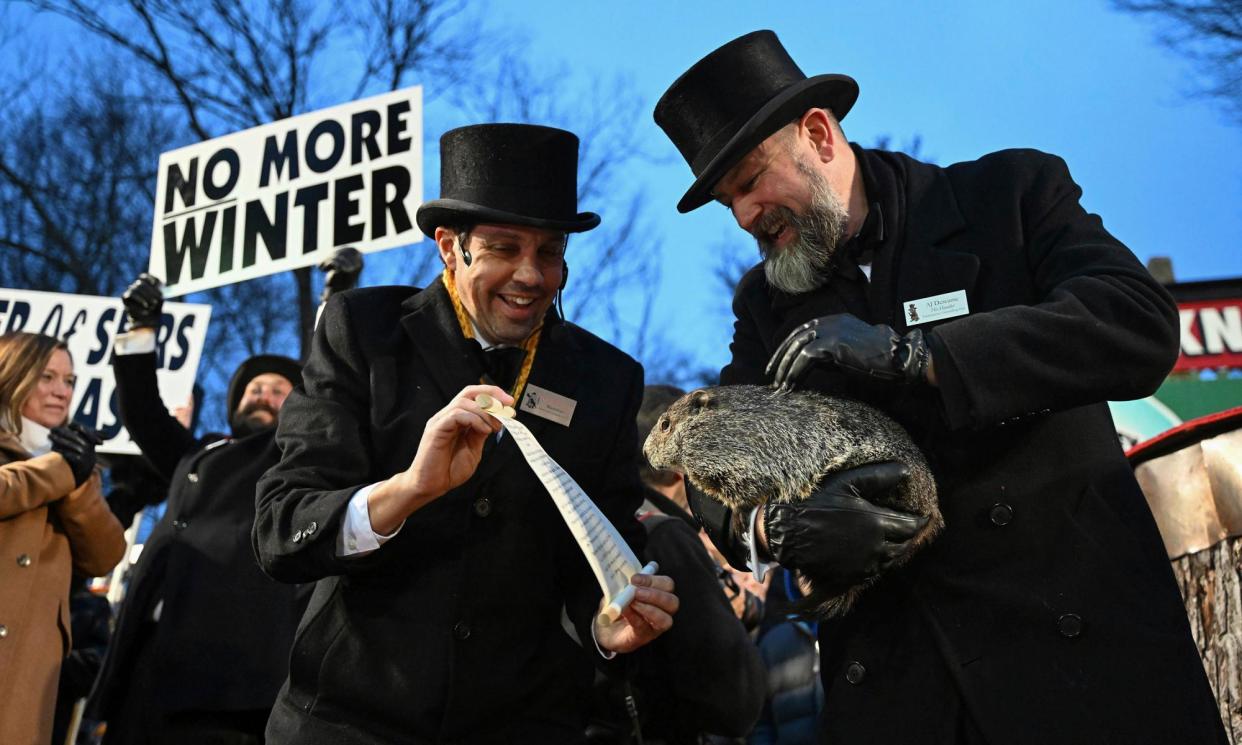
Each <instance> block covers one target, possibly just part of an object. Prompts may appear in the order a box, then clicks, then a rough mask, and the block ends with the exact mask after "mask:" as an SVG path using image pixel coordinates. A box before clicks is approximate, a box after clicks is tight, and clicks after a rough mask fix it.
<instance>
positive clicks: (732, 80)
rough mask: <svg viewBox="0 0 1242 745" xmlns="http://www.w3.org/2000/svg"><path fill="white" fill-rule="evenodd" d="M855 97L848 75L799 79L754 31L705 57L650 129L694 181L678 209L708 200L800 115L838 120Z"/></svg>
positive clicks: (772, 39) (774, 43)
mask: <svg viewBox="0 0 1242 745" xmlns="http://www.w3.org/2000/svg"><path fill="white" fill-rule="evenodd" d="M857 98H858V84H857V83H855V82H854V79H853V78H851V77H849V76H846V75H816V76H815V77H812V78H808V77H807V76H806V75H804V74H803V73H802V70H800V69H799V68H798V66H797V65H796V64H794V61H793V58H791V57H790V56H789V53H788V52H786V51H785V47H783V46H781V42H780V40H779V39H777V38H776V34H774V33H772V32H771V31H754V32H752V33H749V34H746V35H745V36H742V37H739V38H737V39H734V40H733V41H731V42H729V43H728V44H725V45H724V46H722V47H720V48H719V49H717V50H716V51H714V52H712V53H711V54H709V55H707V56H706V57H704V58H703V59H701V60H699V61H698V62H696V63H695V64H694V66H693V67H691V68H690V69H689V70H687V71H686V73H685V74H684V75H682V76H681V77H680V78H677V80H676V81H675V82H674V83H673V84H672V85H671V86H669V89H668V90H667V91H665V92H664V95H663V96H661V97H660V100H659V102H658V103H656V108H655V120H656V124H659V125H660V128H661V129H663V130H664V133H665V134H666V135H668V137H669V139H670V140H672V141H673V144H674V145H676V146H677V149H678V150H680V151H681V155H682V157H683V158H685V159H686V162H687V163H689V164H690V170H691V171H693V172H694V176H695V178H694V183H693V184H691V186H690V190H689V191H687V192H686V193H685V196H683V197H682V198H681V201H680V202H678V203H677V210H678V211H679V212H689V211H690V210H693V209H696V208H698V207H702V206H703V205H704V204H706V203H707V202H708V201H710V199H711V196H710V191H711V188H712V187H713V186H715V185H716V182H717V181H719V180H720V179H721V177H723V176H724V175H725V173H726V172H728V170H729V169H730V168H732V167H733V166H734V165H736V164H737V162H738V161H740V160H741V159H742V158H743V157H744V156H745V155H746V154H747V153H749V152H750V151H751V150H752V149H754V148H755V146H757V145H758V144H759V143H761V142H763V141H764V140H765V139H767V138H768V137H770V136H771V135H772V134H773V133H774V132H776V130H778V129H780V128H781V127H783V126H785V125H786V124H788V123H790V122H791V121H793V120H794V119H795V118H797V117H799V116H801V115H802V114H803V112H805V111H806V110H807V109H810V108H814V107H820V108H828V109H832V113H833V114H834V115H835V116H836V117H837V119H844V118H845V115H846V114H847V113H849V110H850V107H852V106H853V105H854V101H855V100H857Z"/></svg>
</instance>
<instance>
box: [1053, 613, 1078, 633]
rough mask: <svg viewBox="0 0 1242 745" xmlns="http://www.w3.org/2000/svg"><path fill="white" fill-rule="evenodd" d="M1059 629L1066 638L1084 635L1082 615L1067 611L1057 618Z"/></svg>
mask: <svg viewBox="0 0 1242 745" xmlns="http://www.w3.org/2000/svg"><path fill="white" fill-rule="evenodd" d="M1057 631H1059V632H1061V636H1063V637H1065V638H1066V639H1074V638H1076V637H1078V636H1081V635H1082V616H1080V615H1078V614H1077V613H1066V614H1064V615H1063V616H1061V617H1060V618H1058V619H1057Z"/></svg>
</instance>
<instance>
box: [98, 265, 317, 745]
mask: <svg viewBox="0 0 1242 745" xmlns="http://www.w3.org/2000/svg"><path fill="white" fill-rule="evenodd" d="M123 301H124V304H125V310H126V314H127V318H128V323H129V328H130V330H129V331H128V332H127V333H125V334H122V335H121V336H119V337H118V338H117V343H116V357H115V358H114V359H113V370H114V371H115V373H116V381H117V394H118V399H119V403H120V414H121V421H122V422H123V423H124V424H125V428H126V429H127V430H128V431H129V434H130V436H131V437H132V438H133V440H134V442H135V443H136V444H137V445H138V447H139V448H141V450H142V454H143V456H145V458H146V459H147V461H149V462H150V463H151V464H152V465H153V466H154V467H155V470H156V471H157V472H158V473H159V474H160V475H161V476H162V477H163V478H164V479H165V480H166V481H167V483H168V487H167V489H168V491H167V494H168V501H167V509H166V511H165V513H164V516H163V518H162V519H161V520H160V521H159V522H158V523H157V524H156V525H155V527H154V528H153V529H152V531H151V535H150V536H149V537H148V538H147V540H146V542H145V543H144V544H143V551H142V554H141V556H140V558H139V559H138V561H137V564H136V565H135V567H134V570H133V575H132V576H131V577H130V579H129V585H128V589H127V591H126V596H125V602H124V603H123V604H122V606H121V611H120V614H119V616H118V618H117V626H116V632H115V634H114V635H113V638H112V642H111V644H110V646H109V649H108V652H107V656H106V657H105V659H104V663H103V670H102V671H101V673H100V677H99V681H98V683H97V684H96V686H95V691H94V693H93V695H92V699H91V713H90V718H92V719H96V720H106V721H107V722H108V728H107V733H106V735H105V737H104V742H106V743H109V745H115V744H117V743H120V744H122V745H129V744H131V743H132V744H138V743H141V744H143V745H146V743H162V742H170V743H184V744H186V745H194V744H195V743H218V742H229V743H261V742H262V738H263V730H264V725H265V723H266V721H267V717H268V714H269V713H270V711H271V707H272V702H273V701H275V700H276V692H277V691H278V690H279V689H280V685H281V683H282V682H283V681H284V678H285V673H286V671H287V670H288V658H289V648H290V646H291V644H292V642H293V632H294V629H295V628H296V627H297V623H298V619H299V618H300V617H301V613H302V609H303V608H304V606H305V601H306V593H305V592H304V591H302V590H301V589H300V588H297V587H294V586H289V585H282V584H280V583H277V582H273V581H272V580H271V578H269V577H267V576H265V575H264V574H263V572H261V571H260V570H259V566H258V564H257V563H256V562H255V559H254V554H253V552H252V551H251V550H250V545H249V543H250V542H249V536H250V526H251V525H252V524H253V523H254V490H255V484H256V483H257V482H258V480H259V477H260V476H262V475H263V472H264V471H266V470H267V469H268V468H270V467H271V466H273V465H275V463H276V461H277V460H279V457H280V452H279V450H278V449H277V447H276V440H275V433H276V421H277V419H278V418H279V417H280V416H282V404H283V403H284V401H285V400H286V399H285V397H286V396H287V395H288V394H289V391H290V390H292V389H293V387H294V386H295V385H297V384H298V383H300V382H301V379H302V373H301V365H299V364H298V363H297V362H296V361H294V360H291V359H289V358H288V357H282V356H279V355H271V354H260V355H256V356H253V357H250V358H249V359H247V360H245V361H244V362H242V363H241V365H239V366H238V368H237V370H236V372H235V373H234V374H233V377H232V379H231V380H230V381H229V386H228V391H227V394H226V398H225V401H226V405H227V409H226V411H228V412H229V424H230V425H231V430H232V436H231V437H221V436H220V435H211V436H208V437H203V438H196V437H195V435H194V434H193V433H192V432H191V431H189V430H188V429H187V428H186V427H184V426H182V425H181V423H179V422H178V421H177V420H176V419H175V418H174V417H173V416H172V415H170V414H169V413H168V409H167V408H166V406H165V405H164V403H163V402H162V401H161V400H160V394H159V389H158V387H157V385H156V368H157V367H158V362H157V352H156V337H157V335H158V329H159V326H160V324H161V317H162V305H163V295H162V292H161V289H160V282H159V280H158V279H156V278H154V277H152V276H150V275H148V274H143V275H141V276H140V277H139V278H138V279H137V280H135V281H134V282H133V283H132V284H131V285H130V286H129V288H128V289H127V290H126V291H125V294H124V296H123Z"/></svg>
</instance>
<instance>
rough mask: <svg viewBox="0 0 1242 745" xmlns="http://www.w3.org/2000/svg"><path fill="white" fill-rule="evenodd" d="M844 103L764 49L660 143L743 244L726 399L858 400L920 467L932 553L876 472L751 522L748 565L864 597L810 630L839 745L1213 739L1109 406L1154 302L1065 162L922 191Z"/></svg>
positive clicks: (1148, 380)
mask: <svg viewBox="0 0 1242 745" xmlns="http://www.w3.org/2000/svg"><path fill="white" fill-rule="evenodd" d="M857 96H858V87H857V85H856V84H855V82H854V81H853V80H852V79H850V78H849V77H846V76H844V75H819V76H815V77H811V78H807V77H806V76H805V75H803V73H802V71H801V70H799V69H798V67H797V65H796V64H794V62H793V60H792V59H791V58H790V57H789V55H788V54H787V53H786V51H785V49H784V48H783V47H782V46H781V44H780V42H779V41H778V40H777V38H776V36H775V34H773V33H772V32H770V31H759V32H756V33H752V34H748V35H746V36H743V37H741V38H739V39H736V40H734V41H731V42H729V43H728V44H726V45H724V46H723V47H721V48H719V49H717V50H716V51H714V52H712V53H711V54H709V55H707V56H706V57H705V58H703V59H702V60H700V61H699V62H697V63H695V64H694V66H692V67H691V68H690V69H689V70H688V71H687V72H686V73H685V74H684V75H682V76H681V77H680V78H679V79H678V80H677V81H676V82H674V83H673V85H672V87H670V88H669V90H668V91H667V92H666V93H665V94H664V96H663V97H662V98H661V100H660V101H659V103H658V104H657V106H656V110H655V119H656V122H657V123H658V124H659V125H660V126H661V127H662V128H663V129H664V131H665V133H666V134H667V135H668V136H669V138H670V139H671V140H672V141H673V143H674V144H675V145H676V146H677V148H678V149H679V150H680V151H681V154H682V155H683V156H684V157H685V159H686V161H687V162H688V163H689V164H690V167H691V170H692V171H693V173H694V182H693V184H692V185H691V187H690V189H689V190H688V191H687V192H686V194H685V196H684V197H682V199H681V201H680V203H679V204H678V209H679V210H680V211H682V212H687V211H689V210H692V209H695V208H697V207H699V206H701V205H703V204H705V203H707V202H709V201H712V200H715V201H717V202H719V203H720V204H722V205H724V206H725V207H726V208H727V209H729V210H730V211H731V212H732V214H733V216H734V218H735V219H736V220H737V223H738V225H739V226H740V227H741V228H742V229H743V230H745V231H747V232H749V233H751V234H752V235H753V236H754V237H755V239H756V241H757V242H758V244H759V249H760V253H761V255H762V258H763V261H762V263H761V264H760V265H758V266H756V267H755V268H753V269H751V270H750V271H749V272H747V273H746V275H745V276H744V277H743V279H742V280H741V282H740V283H739V285H738V287H737V290H736V296H735V298H734V302H733V309H734V313H735V315H736V322H735V326H734V336H733V342H732V345H731V350H732V359H731V361H730V362H729V364H728V365H727V366H726V367H725V368H724V370H723V371H722V372H721V382H722V383H725V384H733V383H752V384H765V383H771V384H774V385H777V386H780V387H794V386H796V387H801V388H808V389H813V390H818V391H823V392H826V393H831V394H835V395H843V396H850V397H854V398H857V399H860V400H863V401H867V402H869V403H871V404H874V405H876V406H878V407H880V408H882V409H883V410H885V411H887V412H888V413H889V414H891V415H892V416H894V417H895V418H896V419H897V420H898V421H900V422H901V423H902V424H903V425H905V427H906V428H907V429H908V430H909V431H910V433H911V434H912V435H913V436H914V437H915V439H916V441H917V442H918V443H919V444H920V445H921V447H922V448H923V450H924V451H925V452H926V453H927V455H928V457H929V460H930V462H931V465H932V468H933V470H934V472H935V474H936V477H937V483H938V486H939V492H940V504H941V510H942V512H943V514H944V519H945V528H944V530H943V532H942V533H941V534H940V535H939V536H938V537H937V538H936V539H935V540H934V541H933V542H932V543H931V544H930V545H928V546H927V547H926V548H924V549H923V550H922V551H921V553H918V554H917V555H915V556H914V557H913V559H912V560H911V561H909V563H907V564H905V565H904V566H902V567H900V568H898V569H895V570H891V571H884V569H885V567H886V565H887V564H888V562H890V561H891V559H892V557H893V556H895V555H900V554H901V553H902V551H903V550H904V548H905V546H906V541H908V540H909V539H910V538H911V536H912V535H914V534H915V533H916V532H917V531H918V529H919V528H920V527H921V522H920V521H918V520H915V519H914V518H913V517H912V516H909V515H902V514H901V513H894V512H892V511H889V510H883V509H880V508H877V507H875V506H873V505H871V504H870V503H869V502H867V501H865V500H862V499H858V498H857V496H856V495H858V494H861V495H862V496H863V497H867V496H875V495H880V494H883V493H884V491H885V490H886V489H889V488H891V487H892V486H893V485H895V484H896V483H898V482H900V480H901V479H902V478H903V477H904V474H903V471H902V468H901V467H899V466H896V465H894V464H887V465H880V466H875V467H867V468H862V469H857V470H855V471H852V472H846V473H843V474H839V475H837V476H836V477H833V478H830V479H829V480H827V481H826V482H825V483H824V484H823V485H821V488H820V490H819V492H818V493H817V494H816V495H815V496H814V497H813V498H812V499H811V500H810V501H809V502H808V503H806V504H805V505H800V506H780V505H768V506H766V507H764V508H761V509H759V510H757V511H756V514H755V515H753V516H750V517H753V518H754V522H753V523H752V524H754V525H755V526H756V533H755V534H754V535H752V536H750V541H749V546H747V545H745V544H746V542H739V540H737V539H738V536H730V535H729V534H728V533H727V532H726V531H725V530H724V527H723V526H724V525H726V524H727V517H726V520H725V521H721V522H718V523H717V524H716V525H715V534H716V535H717V537H718V538H719V539H720V540H721V542H722V543H724V544H725V545H726V547H727V548H728V549H729V551H730V553H731V555H732V556H733V557H734V560H735V561H737V562H738V563H742V562H743V561H746V559H747V557H745V556H744V555H743V554H744V553H745V552H746V551H747V550H751V549H750V547H752V546H753V550H754V551H756V552H757V553H758V554H760V556H755V557H753V558H751V559H750V560H749V562H748V563H751V564H752V565H759V564H761V563H762V562H761V559H762V558H763V555H766V557H767V558H773V559H775V560H776V561H778V562H780V563H781V564H782V565H785V566H787V567H791V568H794V569H798V570H800V571H803V572H805V573H807V574H809V575H812V576H815V577H816V578H817V579H819V580H821V581H823V582H837V583H839V585H840V586H841V587H847V586H850V585H854V584H857V583H859V582H862V581H874V583H875V584H874V586H872V587H871V588H870V589H868V590H867V591H866V592H865V593H864V594H863V595H862V597H861V599H860V600H859V602H858V605H857V606H856V607H855V608H854V610H852V611H851V612H850V613H848V614H847V615H845V616H844V617H843V618H839V619H836V620H834V621H832V622H830V623H823V624H821V625H820V627H819V634H820V652H821V662H822V666H821V675H822V679H823V684H824V694H825V706H824V716H823V725H822V726H823V731H824V733H825V735H826V738H827V739H828V740H829V741H831V742H850V743H853V742H876V743H903V744H904V745H917V744H918V743H979V742H987V743H993V744H994V745H995V744H998V743H1048V742H1064V743H1103V742H1112V743H1167V742H1178V743H1215V742H1224V741H1225V739H1224V732H1223V730H1222V728H1221V722H1220V718H1219V716H1218V714H1217V711H1216V707H1215V705H1214V702H1213V700H1212V695H1211V691H1210V689H1209V687H1208V685H1207V681H1206V679H1205V676H1204V672H1203V667H1202V664H1201V663H1200V661H1199V659H1198V656H1197V654H1196V648H1195V645H1194V642H1193V641H1192V639H1191V636H1190V631H1189V628H1188V624H1187V621H1186V617H1185V613H1184V612H1183V610H1182V605H1181V599H1180V597H1179V595H1178V590H1177V587H1176V585H1175V584H1174V581H1173V575H1172V573H1171V570H1170V568H1169V562H1168V558H1167V557H1166V556H1165V553H1164V550H1163V546H1162V543H1161V540H1160V536H1159V535H1158V533H1157V531H1156V526H1155V523H1154V521H1153V520H1152V517H1151V514H1150V512H1149V510H1148V508H1147V505H1146V503H1145V501H1144V498H1143V495H1142V493H1141V492H1140V491H1139V488H1138V485H1137V484H1136V482H1135V480H1134V477H1133V475H1132V474H1131V472H1130V469H1129V466H1128V465H1127V463H1126V460H1125V458H1124V457H1123V455H1122V452H1121V449H1120V447H1119V446H1118V442H1117V438H1116V435H1115V433H1114V429H1113V423H1112V420H1111V418H1110V417H1109V413H1108V409H1107V407H1106V405H1105V403H1104V402H1105V401H1107V400H1110V399H1111V400H1119V399H1131V398H1137V397H1141V396H1145V395H1148V394H1150V393H1151V392H1152V391H1154V390H1155V389H1156V387H1157V386H1158V385H1159V384H1160V382H1161V381H1162V380H1163V379H1164V376H1165V374H1166V373H1167V372H1168V370H1169V369H1170V367H1171V366H1172V364H1173V361H1174V359H1175V358H1176V356H1177V350H1178V342H1177V338H1178V325H1177V312H1176V308H1175V307H1174V305H1173V303H1172V302H1171V300H1170V298H1169V296H1168V295H1167V294H1166V293H1165V291H1164V290H1163V289H1162V288H1161V287H1160V285H1158V284H1157V283H1156V282H1155V281H1154V280H1153V279H1152V277H1151V276H1150V275H1149V274H1148V273H1147V271H1146V270H1145V269H1144V268H1143V266H1142V265H1141V264H1140V263H1139V262H1138V260H1137V259H1136V258H1135V257H1134V255H1133V254H1132V253H1131V252H1130V251H1129V250H1128V249H1126V247H1125V246H1123V245H1122V244H1121V243H1120V242H1118V241H1117V239H1116V238H1114V237H1113V236H1112V235H1110V234H1109V233H1108V232H1107V231H1106V230H1105V229H1104V227H1103V225H1102V224H1101V221H1100V218H1099V217H1097V216H1095V215H1091V214H1088V213H1087V212H1086V211H1084V210H1083V208H1082V207H1081V206H1080V205H1079V196H1080V189H1079V188H1078V186H1077V185H1076V184H1075V183H1074V181H1073V180H1072V179H1071V178H1070V175H1069V172H1068V170H1067V168H1066V165H1065V163H1064V162H1063V161H1062V160H1061V159H1060V158H1057V157H1056V156H1053V155H1048V154H1045V153H1041V152H1037V151H1034V150H1009V151H1004V152H998V153H993V154H990V155H986V156H984V157H982V158H980V159H979V160H976V161H972V162H968V163H958V164H955V165H951V166H948V167H946V168H940V167H936V166H933V165H929V164H926V163H921V162H918V161H916V160H913V159H911V158H909V157H907V156H905V155H902V154H899V153H889V152H881V151H876V150H868V149H865V148H861V147H859V146H857V145H854V144H851V143H849V142H847V141H846V140H845V136H844V134H843V132H842V129H841V125H840V121H841V120H842V119H844V118H845V115H846V114H848V113H849V111H850V108H851V107H852V106H853V105H854V102H855V99H856V98H857Z"/></svg>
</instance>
